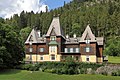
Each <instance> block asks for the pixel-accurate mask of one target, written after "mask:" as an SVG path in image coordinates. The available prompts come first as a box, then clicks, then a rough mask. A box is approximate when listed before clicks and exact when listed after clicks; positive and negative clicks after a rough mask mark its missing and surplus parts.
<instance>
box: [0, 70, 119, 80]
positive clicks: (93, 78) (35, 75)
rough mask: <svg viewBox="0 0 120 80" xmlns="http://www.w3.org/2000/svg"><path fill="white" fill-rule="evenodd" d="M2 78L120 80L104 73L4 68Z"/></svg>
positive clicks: (18, 79)
mask: <svg viewBox="0 0 120 80" xmlns="http://www.w3.org/2000/svg"><path fill="white" fill-rule="evenodd" d="M0 79H1V80H48V79H49V80H120V77H116V76H103V75H87V74H80V75H56V74H51V73H45V72H40V71H32V72H31V71H26V70H13V69H12V70H6V71H5V70H4V71H3V72H2V71H1V72H0Z"/></svg>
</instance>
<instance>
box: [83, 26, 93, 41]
mask: <svg viewBox="0 0 120 80" xmlns="http://www.w3.org/2000/svg"><path fill="white" fill-rule="evenodd" d="M86 37H89V38H90V40H92V41H95V36H94V34H93V33H92V30H91V28H90V26H89V25H87V27H86V29H85V31H84V32H83V34H82V37H81V41H84V40H85V39H86Z"/></svg>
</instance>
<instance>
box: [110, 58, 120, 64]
mask: <svg viewBox="0 0 120 80" xmlns="http://www.w3.org/2000/svg"><path fill="white" fill-rule="evenodd" d="M108 62H110V63H120V57H113V56H108Z"/></svg>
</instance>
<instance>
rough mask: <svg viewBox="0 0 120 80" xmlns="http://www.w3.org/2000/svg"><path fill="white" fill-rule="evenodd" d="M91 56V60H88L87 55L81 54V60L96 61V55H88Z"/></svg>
mask: <svg viewBox="0 0 120 80" xmlns="http://www.w3.org/2000/svg"><path fill="white" fill-rule="evenodd" d="M88 56H89V61H86V58H87V55H81V61H82V62H94V63H96V62H97V61H96V59H97V58H96V55H88Z"/></svg>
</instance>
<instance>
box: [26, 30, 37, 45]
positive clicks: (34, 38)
mask: <svg viewBox="0 0 120 80" xmlns="http://www.w3.org/2000/svg"><path fill="white" fill-rule="evenodd" d="M30 41H32V43H37V34H36V30H35V29H34V28H33V29H32V31H31V33H30V34H29V36H28V38H27V40H26V41H25V44H27V43H30Z"/></svg>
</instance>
